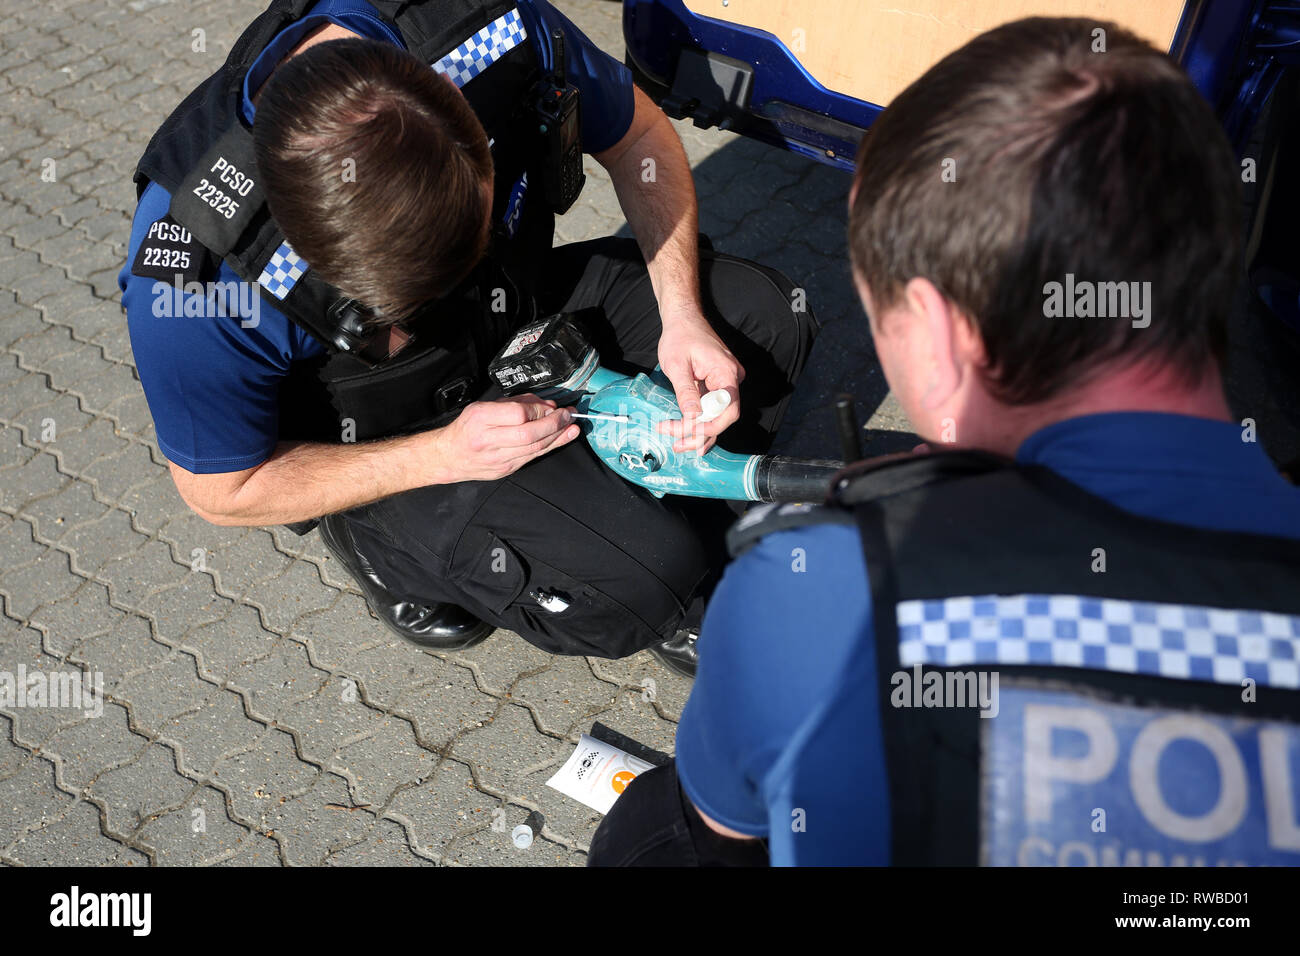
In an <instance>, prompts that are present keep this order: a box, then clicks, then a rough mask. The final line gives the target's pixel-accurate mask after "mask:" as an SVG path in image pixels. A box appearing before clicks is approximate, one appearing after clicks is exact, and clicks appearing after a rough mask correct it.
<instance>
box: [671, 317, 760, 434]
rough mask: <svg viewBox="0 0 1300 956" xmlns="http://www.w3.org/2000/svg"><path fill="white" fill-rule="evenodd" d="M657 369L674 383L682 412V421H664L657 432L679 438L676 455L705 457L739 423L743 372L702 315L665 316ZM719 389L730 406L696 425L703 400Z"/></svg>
mask: <svg viewBox="0 0 1300 956" xmlns="http://www.w3.org/2000/svg"><path fill="white" fill-rule="evenodd" d="M659 367H660V368H662V369H663V372H664V375H666V376H668V380H669V381H670V382H672V383H673V391H674V392H676V393H677V404H678V406H679V407H680V408H681V410H682V417H681V420H680V421H666V422H661V423H660V424H659V431H660V432H663V433H665V434H669V435H672V436H673V437H674V438H676V439H677V441H676V442H675V443H674V444H673V449H674V450H675V451H679V452H681V451H691V450H695V451H696V452H698V453H699V454H701V455H702V454H704V453H705V452H706V451H708V450H709V449H710V448H712V447H713V443H714V442H715V441H717V436H718V435H720V434H722V432H723V431H725V430H726V429H727V428H728V427H729V426H730V425H732V424H733V423H735V421H736V420H737V419H738V418H740V383H741V382H742V381H744V379H745V370H744V369H743V368H741V366H740V363H739V362H737V361H736V357H735V356H734V355H732V354H731V351H730V350H729V349H728V348H727V347H726V346H725V345H724V344H723V343H722V339H720V338H718V336H717V334H716V333H715V332H714V331H713V329H711V328H710V327H709V324H708V322H707V321H706V320H705V318H704V317H703V316H699V317H698V318H687V317H685V316H677V317H674V318H671V319H670V318H669V317H667V316H665V317H664V331H663V334H662V335H661V336H660V337H659ZM717 389H724V390H725V391H727V392H728V393H729V394H730V395H731V404H730V405H728V406H727V407H726V408H725V409H724V410H723V412H722V414H720V415H719V416H718V417H717V418H715V419H713V421H710V422H700V421H698V419H699V416H700V397H701V395H703V394H704V393H706V392H712V391H716V390H717Z"/></svg>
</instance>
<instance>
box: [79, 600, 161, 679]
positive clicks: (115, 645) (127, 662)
mask: <svg viewBox="0 0 1300 956" xmlns="http://www.w3.org/2000/svg"><path fill="white" fill-rule="evenodd" d="M169 653H171V652H170V651H169V650H168V648H167V647H166V646H165V645H163V644H160V643H158V642H157V641H155V640H154V639H153V638H152V637H151V636H150V632H149V622H148V621H146V620H144V619H143V618H139V617H135V616H133V615H130V614H125V615H123V616H122V619H121V620H120V621H119V622H118V623H117V624H116V625H115V626H114V627H113V628H112V629H111V630H109V631H107V632H104V633H101V634H93V635H90V636H89V637H87V638H86V640H85V642H84V643H83V644H82V645H80V646H79V647H78V649H77V656H78V657H79V658H81V659H82V660H84V661H87V662H89V663H90V664H91V665H92V666H93V667H94V669H95V670H96V671H99V672H100V673H102V674H103V675H104V690H105V691H107V692H108V693H109V694H111V695H113V696H114V697H116V698H118V699H119V700H121V699H122V698H121V697H120V695H119V693H118V691H119V689H120V687H121V684H122V681H123V680H124V679H125V678H126V676H127V675H128V674H135V673H137V672H138V671H139V670H140V669H141V668H143V667H148V666H149V665H150V664H156V663H158V662H160V661H162V660H164V659H165V658H166V657H167V655H168V654H169Z"/></svg>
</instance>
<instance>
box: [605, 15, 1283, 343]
mask: <svg viewBox="0 0 1300 956" xmlns="http://www.w3.org/2000/svg"><path fill="white" fill-rule="evenodd" d="M1062 6H1065V7H1070V8H1073V9H1071V10H1069V11H1068V12H1069V13H1072V14H1074V15H1080V16H1093V17H1096V18H1097V19H1103V20H1105V19H1109V20H1115V21H1117V22H1119V23H1121V24H1122V25H1123V26H1125V27H1127V28H1128V29H1130V30H1133V32H1135V33H1137V34H1138V35H1139V36H1143V37H1144V38H1146V39H1148V40H1149V41H1151V42H1152V43H1153V44H1155V45H1156V46H1159V47H1162V48H1164V49H1167V50H1168V51H1169V54H1170V55H1171V56H1172V57H1173V58H1174V59H1175V60H1176V61H1177V62H1178V63H1180V64H1181V65H1182V66H1183V68H1184V69H1186V70H1187V72H1188V74H1189V75H1190V76H1191V77H1192V80H1193V81H1194V82H1195V83H1196V85H1197V87H1198V88H1199V89H1200V90H1201V92H1202V93H1203V94H1204V95H1205V97H1206V99H1207V100H1209V101H1210V103H1211V104H1213V105H1214V107H1215V109H1216V111H1217V112H1218V114H1219V117H1220V118H1221V120H1222V122H1223V125H1224V128H1225V130H1226V131H1227V133H1228V137H1229V139H1230V140H1231V142H1232V144H1233V146H1234V147H1235V148H1236V150H1237V152H1238V154H1239V156H1240V157H1241V159H1242V161H1243V169H1244V170H1248V171H1247V172H1245V173H1244V174H1243V181H1244V193H1245V200H1246V202H1247V204H1248V209H1247V219H1248V224H1249V235H1248V241H1247V256H1248V263H1249V268H1250V276H1251V283H1252V286H1253V287H1254V289H1255V292H1256V294H1257V295H1258V297H1259V300H1260V301H1261V302H1262V303H1263V304H1264V305H1265V306H1266V307H1267V308H1268V309H1269V310H1270V311H1271V312H1272V313H1273V314H1274V315H1276V316H1277V317H1278V318H1280V319H1281V320H1282V321H1283V322H1285V323H1286V324H1287V325H1288V326H1290V327H1291V328H1292V329H1293V330H1295V331H1296V332H1300V278H1298V277H1300V264H1297V261H1296V259H1297V255H1296V249H1297V247H1300V243H1297V242H1296V240H1295V238H1294V237H1293V235H1292V232H1293V231H1294V229H1295V223H1296V221H1297V214H1300V185H1298V184H1297V183H1296V177H1295V176H1294V175H1292V176H1285V175H1280V173H1281V171H1283V170H1285V169H1287V168H1292V169H1295V168H1297V162H1298V161H1300V123H1297V119H1300V116H1298V115H1297V109H1296V103H1297V99H1296V87H1297V79H1296V78H1297V75H1298V74H1300V71H1297V70H1296V69H1295V67H1296V66H1297V65H1298V64H1300V2H1295V0H1142V2H1141V3H1136V2H1131V0H1130V2H1125V0H1092V2H1086V0H1084V2H1076V3H1067V4H1064V5H1062V4H1056V5H1055V7H1054V8H1053V9H1052V10H1051V11H1048V10H1047V9H1046V8H1047V5H1046V4H1041V5H1038V7H1039V9H1034V7H1035V5H1034V4H1032V3H1027V2H1025V0H896V2H894V3H891V4H876V3H869V2H865V0H797V2H796V0H623V33H624V38H625V40H626V43H627V63H628V66H629V67H630V68H631V69H632V71H633V73H634V74H635V75H636V77H637V82H638V84H639V85H641V86H642V88H643V89H645V90H646V92H647V93H649V94H650V96H651V97H652V98H653V99H654V100H655V101H656V102H657V103H659V104H660V106H661V107H662V108H663V109H664V111H665V112H667V113H668V115H670V116H672V117H674V118H677V119H681V118H686V117H689V118H690V119H692V120H693V121H694V122H695V124H696V125H697V126H700V127H711V126H717V127H721V128H723V129H730V130H735V131H736V132H738V133H742V134H744V135H746V136H751V137H754V138H756V139H759V140H763V141H765V142H767V143H769V144H771V145H773V146H776V147H779V148H781V149H787V150H791V151H794V152H797V153H802V154H804V155H806V156H810V157H813V158H815V159H817V160H818V161H820V162H823V163H828V164H830V165H832V166H836V167H840V168H843V169H846V170H847V169H851V168H852V166H853V158H854V154H855V152H856V150H857V146H858V143H859V141H860V140H861V138H862V136H863V135H864V134H865V133H866V131H867V129H868V128H869V127H870V126H871V123H872V122H873V121H874V120H875V118H876V117H877V116H878V115H879V114H880V112H881V110H882V109H883V108H884V106H885V105H887V104H888V102H889V100H890V99H891V98H892V97H893V96H894V95H895V94H897V93H898V92H900V91H901V90H902V89H903V88H904V87H905V86H906V85H907V84H908V83H910V82H911V81H912V80H913V79H915V78H916V77H917V76H920V74H921V73H923V72H924V71H925V69H926V68H928V67H929V66H930V65H932V64H933V63H935V62H937V61H938V60H939V59H940V58H941V57H942V56H943V55H945V54H946V53H948V52H949V51H951V50H952V49H955V48H956V47H957V46H960V45H961V44H962V43H963V42H965V41H966V40H967V39H969V37H971V36H974V35H975V34H977V33H980V32H982V31H983V30H985V29H989V28H991V27H993V26H995V25H997V24H998V23H1000V22H1005V21H1007V20H1010V19H1016V18H1018V17H1020V16H1025V15H1029V14H1030V13H1031V12H1038V13H1051V14H1054V15H1062V14H1063V13H1065V12H1067V11H1064V10H1062Z"/></svg>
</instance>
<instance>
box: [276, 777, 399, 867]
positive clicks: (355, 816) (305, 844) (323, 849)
mask: <svg viewBox="0 0 1300 956" xmlns="http://www.w3.org/2000/svg"><path fill="white" fill-rule="evenodd" d="M373 819H374V817H373V815H372V814H370V813H368V812H366V811H365V810H360V809H354V808H353V804H352V802H351V800H350V799H349V797H348V790H347V786H346V785H345V784H344V782H343V779H342V778H341V777H339V776H337V775H335V774H325V775H324V776H323V777H322V778H321V779H320V780H319V781H318V782H317V784H316V785H315V786H314V787H312V789H311V790H309V791H308V792H307V793H305V794H303V795H302V796H301V797H296V798H294V799H293V800H289V801H287V802H286V803H283V804H280V805H278V806H275V807H273V808H272V809H271V810H270V811H269V812H268V813H267V815H266V820H267V824H268V829H269V831H270V832H272V833H274V834H275V835H276V837H277V838H278V839H279V840H280V841H282V844H283V846H284V852H285V856H286V857H287V858H288V860H289V862H290V863H296V864H299V865H304V864H319V863H320V862H321V861H322V860H323V859H324V858H325V856H326V854H328V853H329V852H330V850H332V849H333V848H334V847H336V846H342V845H347V844H351V843H354V842H356V841H357V840H359V839H360V838H361V837H362V835H363V834H364V833H365V831H366V828H367V827H368V826H369V825H370V823H371V822H372V821H373Z"/></svg>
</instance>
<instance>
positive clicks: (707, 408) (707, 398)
mask: <svg viewBox="0 0 1300 956" xmlns="http://www.w3.org/2000/svg"><path fill="white" fill-rule="evenodd" d="M730 404H731V393H730V392H728V391H727V390H726V389H725V388H720V389H717V390H716V391H712V392H708V393H706V394H705V395H704V397H703V398H701V399H700V421H702V422H711V421H713V420H714V419H715V418H717V417H718V416H719V415H721V414H722V413H723V412H724V411H726V409H727V406H728V405H730Z"/></svg>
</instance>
